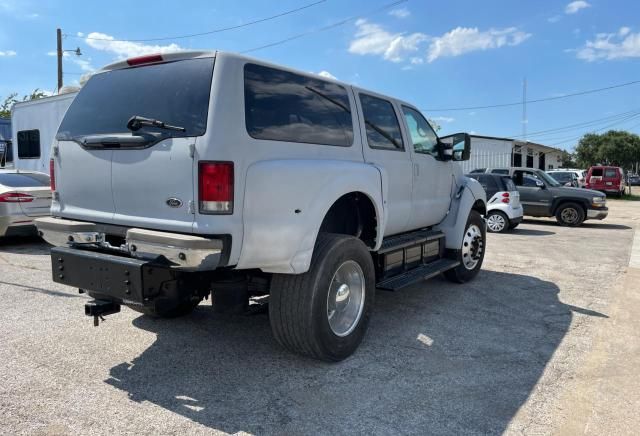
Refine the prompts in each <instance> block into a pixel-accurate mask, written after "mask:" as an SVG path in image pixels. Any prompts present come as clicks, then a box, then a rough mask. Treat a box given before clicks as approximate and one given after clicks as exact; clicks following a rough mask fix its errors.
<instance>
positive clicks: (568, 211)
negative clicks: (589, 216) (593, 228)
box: [560, 207, 578, 224]
mask: <svg viewBox="0 0 640 436" xmlns="http://www.w3.org/2000/svg"><path fill="white" fill-rule="evenodd" d="M560 217H561V218H562V221H564V222H565V223H567V224H573V223H575V222H576V221H578V211H577V210H575V209H574V208H573V207H567V208H565V209H562V212H561V213H560Z"/></svg>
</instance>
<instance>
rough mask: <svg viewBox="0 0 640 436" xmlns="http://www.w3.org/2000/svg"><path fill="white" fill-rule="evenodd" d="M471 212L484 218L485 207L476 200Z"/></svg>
mask: <svg viewBox="0 0 640 436" xmlns="http://www.w3.org/2000/svg"><path fill="white" fill-rule="evenodd" d="M471 210H475V211H477V212H478V213H479V214H480V215H482V216H485V215H486V214H487V205H486V204H485V203H484V201H482V200H476V202H475V203H473V206H471Z"/></svg>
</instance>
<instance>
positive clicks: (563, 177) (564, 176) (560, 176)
mask: <svg viewBox="0 0 640 436" xmlns="http://www.w3.org/2000/svg"><path fill="white" fill-rule="evenodd" d="M548 174H549V175H550V176H551V177H553V178H554V179H556V180H557V181H558V182H562V183H566V182H570V181H572V180H573V174H572V173H560V172H553V173H548Z"/></svg>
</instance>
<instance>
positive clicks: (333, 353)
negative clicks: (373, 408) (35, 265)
mask: <svg viewBox="0 0 640 436" xmlns="http://www.w3.org/2000/svg"><path fill="white" fill-rule="evenodd" d="M469 147H470V140H469V137H468V135H466V134H456V135H451V136H448V137H442V138H438V136H437V135H436V134H435V132H434V131H433V129H432V128H431V126H430V125H429V123H428V122H427V120H426V119H425V118H424V116H423V115H422V114H421V113H420V111H419V110H418V109H416V107H415V106H413V105H411V104H409V103H406V102H403V101H400V100H398V99H395V98H391V97H387V96H384V95H380V94H378V93H375V92H372V91H368V90H364V89H360V88H358V87H355V86H351V85H348V84H345V83H341V82H338V81H335V80H331V79H326V78H323V77H319V76H316V75H313V74H308V73H303V72H299V71H294V70H292V69H289V68H284V67H281V66H276V65H272V64H269V63H265V62H262V61H258V60H255V59H250V58H247V57H243V56H239V55H236V54H231V53H224V52H181V53H174V54H162V55H148V56H143V57H138V58H132V59H127V60H125V61H121V62H117V63H114V64H111V65H108V66H106V67H104V68H103V69H102V70H100V71H99V72H98V73H97V74H95V75H94V76H92V77H91V79H90V80H89V81H88V82H87V83H86V85H84V87H83V88H82V90H81V91H80V93H79V94H78V95H77V97H76V98H75V100H74V102H73V104H72V105H71V107H70V108H69V110H68V111H67V113H66V115H65V117H64V119H63V121H62V123H61V125H60V128H59V131H58V133H57V137H56V142H55V144H54V145H53V148H52V156H51V175H52V188H53V203H52V209H51V212H52V217H49V218H43V219H40V220H38V222H37V226H38V230H39V232H40V234H41V235H42V236H43V237H44V238H45V240H47V241H48V242H49V243H51V244H53V245H55V247H54V248H53V249H52V250H51V260H52V268H53V279H54V281H56V282H58V283H63V284H67V285H69V286H73V287H76V288H79V289H80V290H81V292H87V293H88V294H89V295H90V296H91V297H93V298H94V299H95V300H93V301H91V302H89V303H87V304H86V306H85V313H86V314H87V315H90V316H93V317H94V319H95V321H96V323H97V322H98V320H99V317H101V316H104V315H106V314H110V313H115V312H118V311H119V310H120V306H121V305H126V306H128V307H130V308H132V309H134V310H137V311H139V312H142V313H145V314H147V315H151V316H159V317H173V316H178V315H183V314H186V313H188V312H190V311H191V310H193V308H194V307H196V306H197V305H198V304H199V303H200V302H201V301H202V300H203V299H204V298H208V297H209V296H210V295H211V297H212V301H213V306H214V308H215V309H217V310H236V311H238V310H240V311H241V310H244V309H245V308H246V307H247V305H248V304H249V301H250V299H252V298H253V299H255V298H254V297H256V296H262V297H266V296H268V298H262V300H264V299H268V310H269V317H270V322H271V326H272V330H273V333H274V335H275V337H276V339H277V340H278V342H279V343H280V344H282V345H283V346H284V347H286V348H287V349H289V350H291V351H294V352H297V353H300V354H304V355H307V356H311V357H315V358H318V359H323V360H329V361H337V360H341V359H344V358H345V357H347V356H349V355H350V354H351V353H353V352H354V351H355V349H356V348H357V346H358V345H359V343H360V342H361V340H362V338H363V336H364V334H365V331H366V329H367V324H368V321H369V318H370V316H371V313H372V309H373V303H374V297H375V291H376V289H386V290H396V289H400V288H402V287H404V286H407V285H410V284H412V283H415V282H417V281H420V280H424V279H427V278H430V277H433V276H435V275H438V274H440V273H444V275H445V276H446V277H447V278H449V279H451V280H453V281H456V282H460V283H462V282H466V281H468V280H470V279H472V278H473V277H474V276H475V275H476V274H477V273H478V271H479V269H480V267H481V265H482V261H483V257H484V254H485V232H486V231H485V222H484V219H483V214H485V212H486V205H485V203H486V199H485V193H484V191H483V189H482V187H481V186H480V185H479V184H478V183H477V182H476V181H474V180H471V179H468V178H466V177H464V176H463V174H462V172H461V168H460V165H459V164H457V163H456V161H461V160H465V159H468V158H469V153H470V148H469Z"/></svg>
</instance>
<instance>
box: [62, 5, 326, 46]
mask: <svg viewBox="0 0 640 436" xmlns="http://www.w3.org/2000/svg"><path fill="white" fill-rule="evenodd" d="M326 1H327V0H319V1H316V2H313V3H309V4H306V5H304V6H300V7H299V8H295V9H291V10H288V11H285V12H281V13H279V14H276V15H271V16H270V17H265V18H260V19H257V20H253V21H249V22H247V23H243V24H238V25H236V26H229V27H221V28H218V29H213V30H209V31H206V32H200V33H192V34H189V35H178V36H163V37H159V38H146V39H109V38H89V37H81V36H77V35H68V34H67V35H65V36H69V37H71V38H78V39H84V40H87V39H88V40H92V41H109V42H152V41H167V40H171V39H186V38H193V37H196V36H204V35H212V34H214V33H220V32H226V31H228V30H235V29H240V28H243V27H247V26H252V25H254V24H258V23H264V22H265V21H270V20H274V19H276V18H280V17H284V16H286V15H291V14H294V13H296V12H300V11H302V10H305V9H308V8H311V7H313V6H316V5H319V4H320V3H325V2H326Z"/></svg>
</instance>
